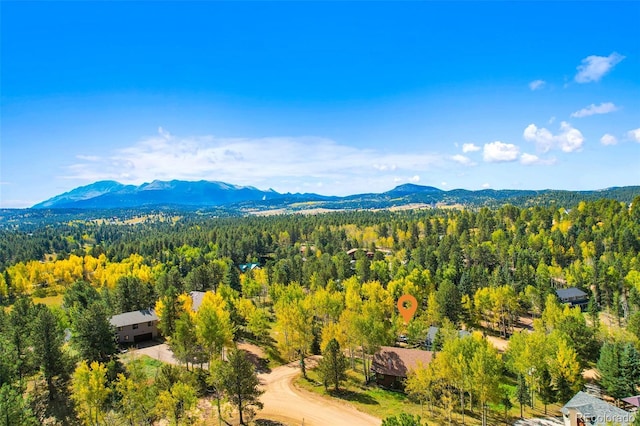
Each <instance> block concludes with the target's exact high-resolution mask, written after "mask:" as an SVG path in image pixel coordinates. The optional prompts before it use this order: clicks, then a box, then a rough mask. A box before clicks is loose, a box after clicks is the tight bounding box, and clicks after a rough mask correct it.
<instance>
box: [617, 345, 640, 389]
mask: <svg viewBox="0 0 640 426" xmlns="http://www.w3.org/2000/svg"><path fill="white" fill-rule="evenodd" d="M620 358H621V359H620V371H621V373H622V381H623V387H624V389H625V391H626V393H627V395H635V394H636V393H637V391H636V387H637V386H639V385H640V354H639V353H638V350H637V349H636V348H635V346H634V345H633V343H631V342H627V343H625V344H624V347H623V348H622V354H621V357H620Z"/></svg>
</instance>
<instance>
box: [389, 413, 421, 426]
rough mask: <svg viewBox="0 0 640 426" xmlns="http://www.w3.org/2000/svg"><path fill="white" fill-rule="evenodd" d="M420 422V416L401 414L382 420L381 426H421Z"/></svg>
mask: <svg viewBox="0 0 640 426" xmlns="http://www.w3.org/2000/svg"><path fill="white" fill-rule="evenodd" d="M421 425H422V420H421V419H420V416H414V415H413V414H407V413H402V414H398V415H397V416H391V417H387V418H386V419H384V420H382V426H421Z"/></svg>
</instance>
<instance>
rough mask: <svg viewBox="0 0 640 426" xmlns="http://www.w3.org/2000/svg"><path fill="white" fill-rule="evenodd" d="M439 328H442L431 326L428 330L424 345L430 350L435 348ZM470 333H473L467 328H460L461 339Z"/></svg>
mask: <svg viewBox="0 0 640 426" xmlns="http://www.w3.org/2000/svg"><path fill="white" fill-rule="evenodd" d="M438 330H440V327H434V326H431V327H429V330H427V336H426V338H425V339H424V347H425V348H426V349H427V350H429V351H432V350H434V347H433V343H434V342H435V341H436V336H437V335H438ZM470 335H471V333H469V332H468V331H467V330H458V337H459V338H461V339H462V338H463V337H466V336H470Z"/></svg>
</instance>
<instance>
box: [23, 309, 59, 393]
mask: <svg viewBox="0 0 640 426" xmlns="http://www.w3.org/2000/svg"><path fill="white" fill-rule="evenodd" d="M40 306H42V308H40V309H38V314H37V316H36V318H35V320H34V322H33V324H32V329H31V345H32V347H33V358H34V361H35V363H36V365H39V366H40V371H41V372H42V374H43V375H44V378H45V380H46V381H47V389H48V391H49V399H53V396H54V392H55V387H54V377H55V376H60V375H64V374H65V372H66V371H65V370H66V369H65V367H66V366H65V360H64V358H63V352H62V340H63V339H62V331H61V330H60V329H59V328H58V322H57V321H56V317H55V316H54V315H53V313H52V312H51V311H50V310H49V308H47V307H46V306H43V305H40Z"/></svg>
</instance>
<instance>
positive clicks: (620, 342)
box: [0, 197, 640, 424]
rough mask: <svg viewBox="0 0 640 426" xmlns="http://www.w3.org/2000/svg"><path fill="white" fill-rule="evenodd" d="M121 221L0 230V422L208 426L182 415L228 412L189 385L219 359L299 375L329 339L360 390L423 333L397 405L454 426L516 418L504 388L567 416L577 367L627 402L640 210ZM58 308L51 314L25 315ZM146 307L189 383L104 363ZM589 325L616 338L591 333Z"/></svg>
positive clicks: (634, 381)
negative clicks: (247, 351)
mask: <svg viewBox="0 0 640 426" xmlns="http://www.w3.org/2000/svg"><path fill="white" fill-rule="evenodd" d="M129 219H131V218H129V217H127V218H115V217H114V218H112V219H111V220H88V219H83V218H79V219H76V220H65V221H64V222H55V221H49V222H48V223H46V224H42V225H39V226H30V227H29V228H28V229H24V228H21V227H15V229H12V228H4V229H2V230H0V270H1V271H2V272H1V273H0V302H1V303H2V304H3V305H5V306H6V309H5V310H0V330H1V331H0V342H1V343H2V345H1V349H0V384H1V385H2V392H3V395H4V396H5V399H4V400H6V401H10V402H7V403H6V404H5V405H6V407H3V409H6V410H9V411H7V412H11V413H14V414H15V413H21V414H20V415H21V416H25V417H21V418H22V419H23V420H22V421H24V424H29V423H28V422H29V421H31V422H36V421H43V419H49V420H48V421H49V422H51V424H56V422H57V423H58V424H73V423H74V422H81V423H84V424H103V423H104V422H105V421H107V420H108V419H112V420H113V421H116V422H124V421H128V420H126V419H135V420H131V422H132V423H130V424H148V423H149V422H151V421H153V420H154V419H156V420H157V419H159V418H168V419H170V420H171V421H175V422H176V423H179V422H182V421H183V419H185V418H187V417H193V418H194V419H197V418H202V417H203V416H204V414H203V413H201V412H198V411H197V410H198V408H197V406H196V403H195V401H196V400H197V398H198V397H208V398H212V396H211V394H210V393H207V389H209V390H210V389H211V388H212V387H213V388H216V386H219V389H221V391H220V392H218V393H216V395H217V396H218V397H220V398H222V400H226V401H233V398H232V396H231V395H229V394H224V393H223V392H222V389H223V388H224V386H223V385H222V384H221V383H222V381H223V380H224V374H227V373H228V372H227V373H224V372H225V371H227V370H225V368H227V367H224V368H222V367H220V369H219V371H222V373H220V374H219V375H217V374H216V372H215V371H214V369H210V370H209V371H208V372H206V371H201V370H200V369H199V368H198V367H197V366H198V364H201V363H207V362H209V361H211V362H212V365H218V364H215V363H216V362H219V361H218V360H219V359H221V355H222V353H223V352H224V349H223V348H224V347H230V346H232V345H233V342H234V341H238V340H241V339H247V340H250V341H253V342H256V343H258V344H260V345H262V346H263V347H265V348H266V349H268V350H269V351H271V352H273V354H274V358H273V359H276V358H279V359H281V360H282V361H285V360H291V359H300V360H301V362H302V365H303V366H304V359H305V357H306V356H307V355H310V354H314V353H316V354H318V353H321V352H323V351H325V348H327V347H328V345H329V343H330V342H332V341H333V340H332V339H335V342H337V344H338V345H339V347H340V348H342V351H346V353H347V355H348V356H349V362H348V365H347V367H348V368H351V369H353V370H358V371H360V372H361V373H362V374H363V376H364V379H365V380H366V379H369V378H370V377H369V375H370V374H371V373H370V370H369V368H368V367H369V366H370V364H371V359H372V356H373V354H374V353H375V352H376V351H377V350H378V349H379V348H380V346H384V345H394V344H396V340H397V338H398V336H399V335H401V334H402V335H405V336H406V339H407V340H408V343H409V344H415V345H418V344H419V343H420V342H423V341H424V339H425V336H426V333H427V329H428V328H429V326H432V325H434V326H440V327H441V328H442V329H443V330H444V331H443V334H444V335H440V336H439V338H438V339H439V343H438V349H439V350H441V351H442V354H443V356H439V357H437V362H434V363H432V364H431V365H430V367H429V368H428V369H425V370H424V371H418V372H416V373H415V374H416V375H415V376H412V377H410V378H409V381H408V387H407V391H408V392H409V394H410V395H412V398H415V400H416V401H419V402H421V403H424V404H427V406H432V405H435V406H440V407H441V408H442V409H444V410H445V411H444V412H445V413H446V412H448V413H449V416H450V415H451V413H452V412H455V411H454V410H460V404H459V402H456V401H460V399H462V405H463V407H464V406H466V405H469V407H470V410H471V412H472V413H474V412H475V413H476V414H478V416H480V417H482V418H484V417H486V416H487V415H489V414H488V411H491V410H495V409H496V408H495V407H498V406H499V404H502V403H505V402H504V401H505V398H507V399H509V398H511V400H512V401H513V402H514V404H515V403H516V402H517V401H519V402H520V403H525V402H526V400H525V399H523V398H524V397H522V395H521V396H520V397H519V398H517V397H516V395H515V394H509V392H510V391H505V389H507V388H505V387H504V385H505V384H506V383H510V382H514V381H515V382H518V383H519V384H518V389H519V390H518V392H521V391H522V390H523V389H524V387H525V386H526V387H528V389H533V390H534V392H533V393H534V394H535V398H536V399H539V401H542V402H544V404H545V406H546V404H551V403H553V402H556V401H557V402H561V403H564V402H566V400H567V398H570V397H571V396H572V395H573V393H574V392H575V391H577V390H580V389H581V386H582V384H583V383H584V379H583V377H582V373H581V372H582V370H584V369H585V368H589V367H598V368H599V369H600V371H601V373H603V374H602V377H603V381H602V382H601V383H600V384H601V385H602V386H603V391H604V392H606V393H609V394H610V395H611V396H613V397H615V398H620V397H623V396H628V395H626V393H628V392H634V391H636V392H637V390H638V388H637V386H638V385H639V384H640V361H638V359H637V358H634V357H638V352H637V349H638V345H639V340H638V339H639V338H640V197H636V198H635V199H634V201H633V202H632V203H623V202H619V201H614V200H607V199H601V200H597V201H581V202H579V203H577V204H576V205H571V206H570V207H569V208H565V207H563V206H558V205H555V206H553V207H541V206H532V207H516V206H514V205H503V206H501V207H499V208H496V209H490V208H488V207H482V208H478V209H465V210H458V209H426V210H410V211H402V212H390V211H379V212H367V211H359V212H340V213H329V214H318V215H281V216H271V217H235V218H210V217H201V216H198V215H193V214H188V215H187V214H185V215H182V216H179V215H176V214H175V213H158V214H154V215H148V216H147V217H144V216H142V217H138V218H137V219H136V220H129ZM352 249H357V250H352ZM243 264H258V265H260V266H259V267H258V268H255V269H253V270H248V269H245V270H243V269H241V268H239V267H240V266H241V265H243ZM568 287H577V288H578V289H581V290H583V291H585V292H586V293H587V294H588V295H589V298H590V302H589V307H588V309H587V312H586V313H584V314H583V313H581V312H580V310H579V309H578V308H575V309H569V308H565V307H563V306H562V305H560V303H559V302H558V301H557V299H556V296H555V290H556V289H558V288H568ZM194 290H196V291H208V290H213V292H214V293H213V295H212V296H211V297H209V298H208V299H207V301H206V303H205V306H207V309H204V310H199V311H198V312H196V313H192V312H191V309H190V308H189V306H190V305H189V303H190V302H189V301H188V300H187V299H188V298H187V297H186V294H187V293H188V292H190V291H194ZM405 293H409V294H412V295H413V296H415V297H416V299H417V300H418V303H419V307H418V310H417V313H416V315H415V317H414V320H412V321H411V322H410V323H409V325H408V326H405V325H404V324H403V322H402V320H401V319H400V318H399V315H398V312H397V308H396V301H397V300H398V298H399V297H400V296H401V295H402V294H405ZM56 295H58V296H61V298H62V300H61V302H62V303H58V305H60V306H53V307H47V306H45V305H41V304H37V303H36V304H35V305H34V303H33V301H32V300H35V301H36V302H37V301H38V300H40V299H34V298H43V297H49V298H51V296H56ZM54 305H55V304H54ZM153 307H155V308H156V311H157V312H158V316H159V317H160V327H161V329H162V331H163V335H164V336H165V338H167V340H168V341H169V343H170V346H171V347H172V349H173V351H174V354H175V356H176V357H177V358H178V359H179V360H180V361H181V362H182V363H183V365H184V366H186V370H184V371H182V370H179V369H176V370H175V371H174V370H173V369H174V368H176V367H162V368H160V369H159V371H160V373H158V374H157V375H156V377H155V378H150V377H148V376H146V375H145V374H144V371H142V370H141V369H142V367H141V366H140V365H138V364H136V363H127V362H124V364H123V361H122V359H120V358H119V357H118V355H117V350H116V349H117V348H116V346H115V344H114V343H113V340H112V339H111V338H110V336H111V335H112V333H113V331H112V330H110V328H109V324H108V318H109V317H110V316H111V315H114V314H118V313H121V312H127V311H132V310H137V309H145V308H153ZM602 313H607V315H609V316H610V317H611V318H613V319H614V322H615V323H616V324H615V325H616V327H615V331H612V329H611V328H609V327H604V326H603V325H602V324H601V321H600V314H602ZM207 315H208V316H207ZM521 316H527V317H532V318H534V319H535V321H534V325H533V327H532V329H531V330H529V331H527V332H523V333H519V332H518V331H517V329H518V328H517V326H518V321H519V318H520V317H521ZM460 328H464V329H466V330H469V331H473V330H478V331H482V332H483V333H484V334H485V335H486V334H490V335H495V336H498V337H501V338H503V339H510V343H509V348H508V350H506V351H505V352H504V353H499V352H498V351H497V350H496V349H495V348H494V347H493V346H492V345H491V343H489V342H488V341H487V340H486V339H484V338H483V337H482V335H483V333H480V334H473V335H472V336H470V337H469V338H468V339H469V340H465V339H456V338H455V337H451V336H452V335H455V336H457V333H455V330H456V329H460ZM65 329H66V330H69V332H68V333H67V339H65V333H64V330H65ZM89 330H95V332H92V333H90V332H89ZM204 330H206V331H204ZM451 330H454V332H453V334H452V333H449V334H447V332H448V331H449V332H450V331H451ZM194 342H197V344H194ZM332 345H335V344H332ZM465 345H466V346H465ZM535 345H538V346H535ZM332 347H333V346H332ZM333 350H334V353H335V348H334V349H333ZM613 350H615V351H618V350H619V352H620V353H624V354H626V355H624V356H626V357H628V358H629V359H634V361H633V362H631V361H629V363H627V364H624V368H627V369H628V370H626V371H627V373H628V374H627V376H626V377H627V378H626V379H625V380H626V381H625V382H624V383H619V382H617V381H616V380H617V379H616V377H618V376H621V375H620V373H619V370H615V372H609V371H608V370H607V369H609V368H613V367H611V363H610V361H608V358H607V357H608V356H609V355H607V354H609V353H610V352H611V351H613ZM616 353H618V352H616ZM532 354H534V355H533V356H532ZM540 354H544V356H540ZM601 354H602V355H601ZM458 355H459V356H458ZM603 357H604V358H603ZM609 358H610V357H609ZM454 359H458V360H463V364H460V365H458V366H457V367H455V368H463V369H465V371H470V372H472V374H470V375H469V381H465V382H455V381H447V380H446V378H447V377H457V376H456V375H455V374H448V373H443V372H444V371H449V370H447V369H448V368H454V367H453V365H454V364H455V363H454V361H452V360H454ZM621 359H622V358H621ZM625 359H626V358H625ZM447 360H449V361H447ZM558 360H561V361H558ZM238 362H240V361H238ZM621 368H622V367H621ZM216 371H217V370H216ZM223 373H224V374H223ZM216 380H217V381H216ZM90 383H94V384H95V383H99V385H98V389H93V390H91V389H88V388H87V386H89V384H90ZM145 383H146V384H147V385H148V386H146V385H143V384H145ZM180 383H182V385H180V386H178V384H180ZM216 383H218V385H216ZM409 384H410V385H409ZM83 386H84V387H83ZM336 386H337V385H336ZM143 388H144V389H145V390H144V392H143V393H140V392H141V389H143ZM426 388H429V389H435V390H434V391H433V392H435V393H428V392H427V393H425V391H424V389H426ZM90 392H94V395H98V397H97V398H98V399H95V398H94V399H93V400H91V398H89V396H88V395H89V394H90ZM136 392H138V395H137V396H138V399H137V400H136V401H135V404H138V405H137V407H139V408H140V409H139V410H138V411H136V413H132V412H131V410H130V408H131V407H130V406H128V405H127V404H125V403H124V402H125V401H129V400H128V399H127V398H134V396H135V395H136ZM505 392H506V393H505ZM527 394H528V391H527ZM21 395H26V396H27V398H24V399H23V398H21V397H20V396H21ZM225 395H226V396H225ZM505 395H506V397H505ZM0 400H3V399H2V398H0ZM465 401H466V402H465ZM530 403H531V404H533V403H534V402H533V401H530ZM3 404H4V403H3ZM91 404H94V405H91ZM131 404H134V402H131ZM455 404H457V405H455ZM505 404H506V403H505ZM54 405H55V406H56V407H64V408H60V409H57V408H56V409H54V408H53V406H54ZM25 407H29V409H25ZM176 407H181V408H180V410H178V409H177V408H176ZM176 410H178V411H179V412H178V411H176ZM240 411H243V409H241V410H240ZM140 413H142V414H140ZM14 414H12V415H14ZM15 415H16V416H18V414H15ZM138 415H139V416H138ZM92 416H94V417H92ZM434 416H437V414H434Z"/></svg>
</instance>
